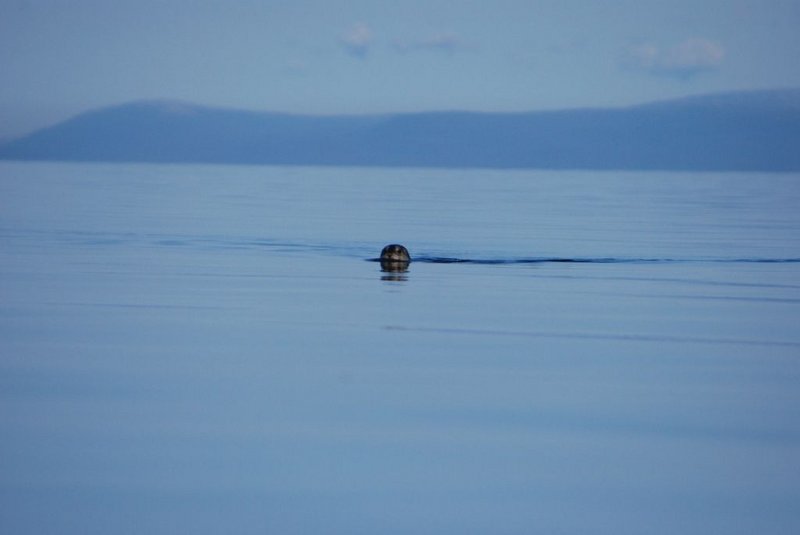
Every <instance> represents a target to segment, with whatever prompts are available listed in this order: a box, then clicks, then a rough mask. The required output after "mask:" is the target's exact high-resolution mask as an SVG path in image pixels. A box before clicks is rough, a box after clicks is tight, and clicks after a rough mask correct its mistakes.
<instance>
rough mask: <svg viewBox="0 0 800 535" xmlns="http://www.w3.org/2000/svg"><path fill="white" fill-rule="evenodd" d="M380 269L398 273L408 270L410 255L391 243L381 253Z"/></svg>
mask: <svg viewBox="0 0 800 535" xmlns="http://www.w3.org/2000/svg"><path fill="white" fill-rule="evenodd" d="M380 261H381V269H382V270H383V271H390V272H398V271H406V270H408V264H409V263H410V262H411V255H410V254H408V249H406V248H405V247H403V246H402V245H399V244H396V243H392V244H389V245H387V246H386V247H384V248H383V250H382V251H381V258H380Z"/></svg>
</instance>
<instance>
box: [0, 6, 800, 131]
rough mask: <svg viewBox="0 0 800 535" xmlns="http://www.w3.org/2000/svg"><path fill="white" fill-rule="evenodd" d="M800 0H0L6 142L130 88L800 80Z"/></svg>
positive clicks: (518, 94)
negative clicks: (799, 29)
mask: <svg viewBox="0 0 800 535" xmlns="http://www.w3.org/2000/svg"><path fill="white" fill-rule="evenodd" d="M798 28H800V0H784V1H779V0H727V1H725V0H661V1H654V0H634V1H628V0H605V1H601V0H555V1H545V0H542V1H539V0H527V1H522V0H491V1H489V0H483V1H473V0H462V1H456V0H372V1H366V0H351V1H338V0H287V1H282V0H261V1H251V0H216V1H212V0H195V1H190V0H162V1H155V0H105V1H101V0H0V76H2V84H0V139H8V138H12V137H15V136H19V135H22V134H25V133H27V132H30V131H32V130H35V129H37V128H41V127H44V126H48V125H50V124H53V123H56V122H58V121H61V120H64V119H67V118H69V117H71V116H74V115H77V114H79V113H81V112H84V111H87V110H90V109H94V108H98V107H104V106H111V105H115V104H121V103H125V102H129V101H135V100H145V99H146V100H150V99H170V100H173V99H175V100H181V101H187V102H193V103H197V104H203V105H210V106H223V107H230V108H243V109H253V110H265V111H280V112H291V113H308V114H365V113H393V112H411V111H430V110H475V111H533V110H544V109H559V108H576V107H597V106H625V105H631V104H638V103H642V102H648V101H653V100H662V99H668V98H675V97H681V96H686V95H694V94H702V93H710V92H717V91H733V90H751V89H769V88H788V87H800V60H798V58H800V31H798Z"/></svg>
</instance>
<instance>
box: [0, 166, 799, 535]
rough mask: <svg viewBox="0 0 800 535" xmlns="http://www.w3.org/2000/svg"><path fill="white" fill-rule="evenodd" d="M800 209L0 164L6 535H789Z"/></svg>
mask: <svg viewBox="0 0 800 535" xmlns="http://www.w3.org/2000/svg"><path fill="white" fill-rule="evenodd" d="M799 206H800V176H798V175H796V174H726V173H717V174H704V173H655V172H642V173H635V172H625V173H618V172H551V171H490V170H479V171H478V170H469V171H468V170H426V169H404V170H398V169H380V168H377V169H376V168H361V169H356V168H288V167H286V168H284V167H226V166H183V165H173V166H169V165H165V166H155V165H100V164H59V163H8V162H4V163H0V438H1V440H0V531H2V532H3V533H14V534H24V533H31V534H104V535H105V534H108V533H115V534H141V533H148V534H174V533H194V534H205V533H208V534H217V533H241V534H249V533H253V534H255V533H259V534H263V533H281V534H290V533H303V534H305V533H326V534H339V533H341V534H358V533H363V534H373V533H382V534H395V533H396V534H401V533H402V534H406V533H415V534H428V533H430V534H445V533H458V534H463V533H493V534H529V533H561V534H614V535H620V534H641V533H649V534H675V533H681V534H695V533H696V534H708V533H726V534H751V533H770V534H777V533H786V534H789V533H798V532H800V508H798V507H797V504H798V502H800V485H799V484H798V482H800V388H799V386H800V328H798V325H800V321H799V320H800V263H798V259H800V210H798V207H799ZM391 242H399V243H403V244H405V245H406V246H407V247H408V248H409V249H410V250H411V254H412V256H414V257H415V258H416V260H415V261H414V262H412V263H411V264H410V266H409V269H408V270H407V271H405V272H382V271H381V266H380V264H379V263H377V262H374V261H370V260H372V259H374V258H375V257H376V256H377V254H378V252H379V251H380V249H381V247H382V246H383V245H385V244H387V243H391ZM554 260H556V261H554ZM567 260H569V261H567Z"/></svg>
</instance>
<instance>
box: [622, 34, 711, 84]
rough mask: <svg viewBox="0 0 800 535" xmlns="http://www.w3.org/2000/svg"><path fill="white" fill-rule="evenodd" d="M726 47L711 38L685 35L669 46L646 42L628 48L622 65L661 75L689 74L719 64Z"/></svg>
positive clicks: (685, 75)
mask: <svg viewBox="0 0 800 535" xmlns="http://www.w3.org/2000/svg"><path fill="white" fill-rule="evenodd" d="M724 59H725V49H724V48H723V47H722V45H720V44H719V43H716V42H714V41H709V40H708V39H699V38H692V39H686V40H685V41H682V42H680V43H678V44H676V45H673V46H670V47H659V46H657V45H654V44H652V43H643V44H639V45H636V46H632V47H630V48H628V50H626V52H625V55H624V58H623V65H624V66H625V67H627V68H629V69H633V70H637V71H642V72H647V73H650V74H656V75H661V76H673V77H677V78H689V77H692V76H694V75H696V74H699V73H702V72H707V71H712V70H715V69H717V68H719V67H720V65H722V62H723V61H724Z"/></svg>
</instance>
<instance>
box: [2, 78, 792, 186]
mask: <svg viewBox="0 0 800 535" xmlns="http://www.w3.org/2000/svg"><path fill="white" fill-rule="evenodd" d="M0 157H1V158H5V159H22V160H68V161H135V162H214V163H250V164H297V165H384V166H435V167H495V168H553V169H563V168H572V169H664V170H670V169H675V170H767V171H790V170H793V171H796V170H800V90H776V91H759V92H741V93H722V94H715V95H705V96H699V97H689V98H684V99H677V100H672V101H665V102H655V103H651V104H645V105H640V106H633V107H628V108H613V109H577V110H564V111H548V112H529V113H471V112H431V113H414V114H400V115H374V116H330V117H326V116H303V115H289V114H278V113H263V112H250V111H239V110H228V109H218V108H208V107H201V106H194V105H191V104H184V103H176V102H162V101H156V102H138V103H133V104H125V105H121V106H116V107H112V108H106V109H101V110H96V111H91V112H88V113H85V114H82V115H80V116H78V117H75V118H74V119H71V120H69V121H65V122H63V123H60V124H57V125H55V126H53V127H50V128H47V129H44V130H40V131H38V132H35V133H33V134H31V135H29V136H26V137H24V138H21V139H18V140H15V141H12V142H9V143H6V144H4V145H2V146H0Z"/></svg>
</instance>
